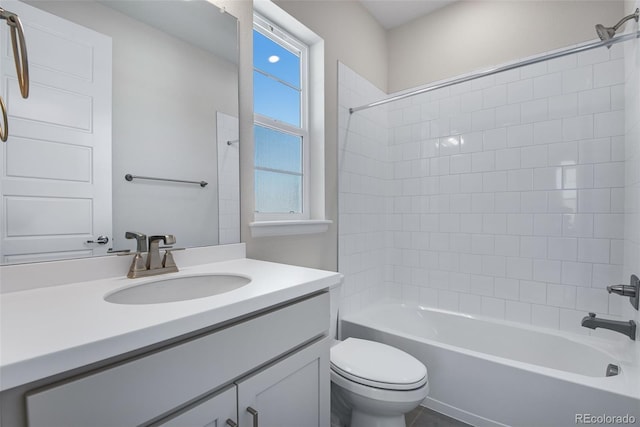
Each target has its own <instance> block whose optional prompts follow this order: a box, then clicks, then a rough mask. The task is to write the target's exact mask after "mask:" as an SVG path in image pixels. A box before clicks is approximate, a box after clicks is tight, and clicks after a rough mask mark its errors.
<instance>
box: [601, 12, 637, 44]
mask: <svg viewBox="0 0 640 427" xmlns="http://www.w3.org/2000/svg"><path fill="white" fill-rule="evenodd" d="M639 17H640V9H636V11H635V12H634V13H632V14H631V15H628V16H625V17H624V18H622V19H621V20H620V22H618V23H617V24H616V25H614V26H613V27H605V26H604V25H602V24H598V25H596V33H598V37H600V40H602V41H603V42H606V41H608V40H611V39H612V38H613V36H614V35H615V34H616V31H618V28H620V26H622V24H624V23H625V22H627V21H628V20H630V19H635V21H636V22H638V18H639ZM609 48H611V45H608V46H607V49H609Z"/></svg>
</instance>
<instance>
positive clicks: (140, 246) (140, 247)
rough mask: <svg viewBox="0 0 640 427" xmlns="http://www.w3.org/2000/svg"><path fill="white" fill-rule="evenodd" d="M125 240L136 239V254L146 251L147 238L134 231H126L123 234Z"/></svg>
mask: <svg viewBox="0 0 640 427" xmlns="http://www.w3.org/2000/svg"><path fill="white" fill-rule="evenodd" d="M124 237H125V238H126V239H136V252H146V251H147V236H146V235H144V234H142V233H138V232H136V231H127V232H126V233H124Z"/></svg>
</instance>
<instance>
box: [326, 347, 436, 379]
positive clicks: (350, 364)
mask: <svg viewBox="0 0 640 427" xmlns="http://www.w3.org/2000/svg"><path fill="white" fill-rule="evenodd" d="M331 367H332V369H333V370H334V371H335V372H336V373H338V374H340V375H342V376H344V377H346V378H348V379H350V380H352V381H355V382H358V383H360V384H364V385H369V386H372V387H377V388H383V389H388V390H412V389H415V388H418V387H421V386H422V385H424V384H425V383H426V382H427V368H426V367H425V366H424V365H423V364H422V363H421V362H420V361H419V360H418V359H416V358H415V357H413V356H411V355H409V354H407V353H405V352H404V351H402V350H399V349H397V348H395V347H391V346H389V345H386V344H382V343H378V342H374V341H368V340H361V339H358V338H347V339H346V340H344V341H343V342H341V343H340V344H337V345H335V346H333V347H331Z"/></svg>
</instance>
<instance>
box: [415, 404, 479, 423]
mask: <svg viewBox="0 0 640 427" xmlns="http://www.w3.org/2000/svg"><path fill="white" fill-rule="evenodd" d="M405 419H406V422H407V427H471V426H469V424H465V423H463V422H461V421H458V420H456V419H453V418H449V417H447V416H446V415H443V414H440V413H438V412H435V411H432V410H431V409H428V408H425V407H423V406H418V407H417V408H416V409H414V410H413V411H411V412H409V413H408V414H407V415H406V416H405Z"/></svg>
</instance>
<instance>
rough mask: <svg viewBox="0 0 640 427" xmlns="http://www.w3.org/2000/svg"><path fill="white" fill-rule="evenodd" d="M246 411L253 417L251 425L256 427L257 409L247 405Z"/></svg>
mask: <svg viewBox="0 0 640 427" xmlns="http://www.w3.org/2000/svg"><path fill="white" fill-rule="evenodd" d="M247 412H248V413H250V414H251V416H252V417H253V427H258V411H256V410H255V409H253V408H252V407H251V406H248V407H247Z"/></svg>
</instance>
